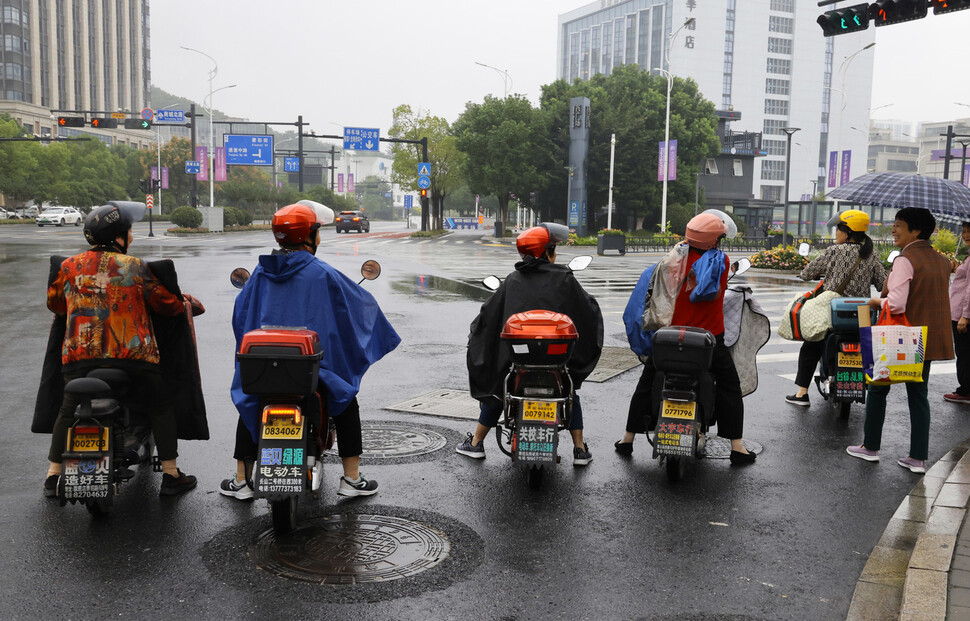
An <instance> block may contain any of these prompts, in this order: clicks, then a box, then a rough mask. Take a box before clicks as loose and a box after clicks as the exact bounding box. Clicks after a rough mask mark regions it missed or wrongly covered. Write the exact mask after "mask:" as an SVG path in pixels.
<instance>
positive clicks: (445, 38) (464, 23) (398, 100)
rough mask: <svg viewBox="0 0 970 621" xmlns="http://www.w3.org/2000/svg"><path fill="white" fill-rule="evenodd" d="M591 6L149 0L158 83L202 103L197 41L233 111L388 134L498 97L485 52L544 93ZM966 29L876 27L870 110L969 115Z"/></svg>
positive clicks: (453, 0) (217, 98)
mask: <svg viewBox="0 0 970 621" xmlns="http://www.w3.org/2000/svg"><path fill="white" fill-rule="evenodd" d="M800 1H802V2H805V1H811V0H800ZM585 4H588V2H585V1H583V0H488V1H480V0H420V1H418V0H410V1H402V0H274V1H273V2H268V1H266V0H204V1H200V0H160V1H156V2H152V4H151V48H152V49H151V54H152V83H153V84H155V85H156V86H159V87H161V88H162V89H164V90H166V91H168V92H171V93H173V94H175V95H180V96H184V97H189V98H192V99H194V100H196V101H198V102H200V103H201V102H202V100H203V98H204V97H206V96H207V95H208V92H209V82H208V73H209V70H210V69H211V68H212V62H211V61H210V60H209V59H207V58H206V57H204V56H202V55H201V54H197V53H194V52H189V51H186V50H183V49H180V48H181V47H182V46H185V47H190V48H195V49H197V50H200V51H202V52H205V53H206V54H208V55H209V56H211V57H212V58H214V59H215V61H216V62H217V63H218V75H217V76H216V78H215V80H214V81H213V89H219V88H220V87H224V86H229V85H233V84H234V85H235V87H234V88H229V89H226V90H223V91H221V92H218V93H215V94H214V96H213V99H214V103H215V107H216V108H218V109H219V110H222V111H224V112H225V113H227V114H230V115H233V116H240V117H245V118H249V119H252V120H259V121H286V122H293V121H296V118H297V115H300V114H302V115H303V119H304V121H306V122H309V123H310V125H309V129H312V130H314V131H316V132H317V133H318V134H340V133H342V129H341V128H342V127H345V126H349V127H377V128H380V129H381V134H382V135H384V134H385V133H386V130H387V128H388V127H389V126H390V124H391V110H392V109H393V108H394V107H396V106H398V105H400V104H404V103H406V104H409V105H411V106H412V107H413V108H415V109H420V110H424V111H427V112H430V113H431V114H433V115H436V116H441V117H444V118H445V119H447V120H448V121H449V122H451V121H454V120H455V118H456V117H457V116H458V115H459V114H460V113H461V112H462V110H464V107H465V103H466V102H468V101H472V102H480V101H481V100H482V99H483V98H484V97H485V95H488V94H492V95H496V96H499V97H501V96H502V95H503V94H504V79H503V74H502V73H501V72H500V71H498V70H493V69H489V68H486V67H481V66H479V65H476V64H475V63H476V62H480V63H484V64H487V65H491V66H493V67H496V68H497V69H501V70H506V71H507V72H508V75H509V76H510V78H511V80H512V85H511V91H512V92H515V93H522V94H525V95H526V96H528V97H529V99H530V100H532V101H533V102H534V103H535V102H537V101H538V97H539V89H540V87H541V86H542V85H543V84H548V83H549V82H552V81H553V80H555V79H556V43H557V42H556V31H557V17H558V15H559V14H560V13H565V12H567V11H570V10H573V9H575V8H578V7H581V6H583V5H585ZM812 4H814V2H812ZM821 11H822V9H819V12H820V13H821ZM968 32H970V11H962V12H957V13H952V14H948V15H941V16H933V15H932V11H931V14H930V15H929V16H928V17H926V18H925V19H922V20H918V21H914V22H909V23H905V24H896V25H893V26H889V27H885V28H880V29H879V30H878V32H877V35H876V47H875V48H874V52H875V75H874V77H873V95H872V102H871V106H872V107H873V108H877V107H880V106H883V105H884V104H890V103H891V104H893V105H891V106H888V107H883V108H880V109H879V110H874V111H873V117H874V118H893V119H903V120H908V121H940V120H948V119H952V118H962V117H970V80H967V79H966V74H965V73H964V72H965V71H966V65H965V64H964V63H963V62H962V60H961V59H960V57H959V54H958V52H959V50H961V49H963V47H964V45H963V41H964V39H965V37H966V36H967V33H968ZM819 36H821V31H819ZM843 36H847V37H851V36H852V35H843ZM836 61H837V62H838V61H839V59H836ZM954 102H961V103H966V104H968V107H963V106H959V105H956V104H955V103H954ZM278 129H279V130H280V131H284V130H285V129H286V128H283V127H280V128H278Z"/></svg>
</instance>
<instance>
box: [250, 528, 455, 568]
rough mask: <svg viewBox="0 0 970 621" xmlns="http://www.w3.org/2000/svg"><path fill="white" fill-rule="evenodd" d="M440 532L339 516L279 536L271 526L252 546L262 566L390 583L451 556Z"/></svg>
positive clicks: (252, 553) (254, 555) (256, 558)
mask: <svg viewBox="0 0 970 621" xmlns="http://www.w3.org/2000/svg"><path fill="white" fill-rule="evenodd" d="M450 550H451V544H450V543H449V541H448V538H447V537H446V536H445V534H444V533H442V532H441V531H439V530H436V529H434V528H431V527H429V526H425V525H424V524H420V523H418V522H412V521H409V520H405V519H402V518H398V517H392V516H388V515H368V514H352V513H350V514H340V515H330V516H325V517H321V518H317V519H314V520H311V521H308V522H307V523H306V524H305V525H303V526H301V527H300V528H298V529H297V530H295V531H293V532H291V533H289V534H287V535H285V536H282V537H280V538H277V537H276V536H275V535H274V534H273V531H272V530H269V531H266V532H265V533H263V534H262V535H260V536H259V537H258V538H257V539H256V541H255V542H254V543H253V545H252V546H251V547H250V549H249V556H250V558H252V559H253V561H254V562H255V563H256V565H257V567H259V568H260V569H262V570H264V571H268V572H270V573H272V574H276V575H277V576H281V577H283V578H289V579H292V580H300V581H303V582H313V583H318V584H360V583H368V582H386V581H389V580H398V579H401V578H407V577H410V576H414V575H416V574H419V573H421V572H423V571H426V570H428V569H430V568H432V567H434V566H436V565H438V564H439V563H441V562H442V561H444V560H445V559H446V558H448V554H449V552H450Z"/></svg>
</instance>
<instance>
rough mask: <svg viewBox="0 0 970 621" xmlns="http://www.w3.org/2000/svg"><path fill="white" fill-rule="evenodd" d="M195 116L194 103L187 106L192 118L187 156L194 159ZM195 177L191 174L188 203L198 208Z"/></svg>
mask: <svg viewBox="0 0 970 621" xmlns="http://www.w3.org/2000/svg"><path fill="white" fill-rule="evenodd" d="M195 117H196V114H195V104H192V105H190V106H189V118H190V119H192V120H191V121H189V128H190V129H191V131H190V133H191V134H192V154H191V155H190V156H189V157H191V158H193V159H195ZM195 177H196V175H192V196H191V197H189V203H190V204H191V205H192V208H193V209H198V208H199V194H198V188H197V186H196V180H195Z"/></svg>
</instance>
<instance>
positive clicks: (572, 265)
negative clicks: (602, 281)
mask: <svg viewBox="0 0 970 621" xmlns="http://www.w3.org/2000/svg"><path fill="white" fill-rule="evenodd" d="M592 262H593V257H591V256H589V255H588V254H584V255H582V256H578V257H573V259H572V261H570V262H569V269H570V270H572V271H574V272H581V271H583V270H584V269H586V268H587V267H589V264H590V263H592Z"/></svg>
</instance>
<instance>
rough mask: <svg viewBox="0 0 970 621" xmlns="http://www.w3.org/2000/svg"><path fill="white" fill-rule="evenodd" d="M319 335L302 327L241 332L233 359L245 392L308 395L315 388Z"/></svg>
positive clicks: (262, 394)
mask: <svg viewBox="0 0 970 621" xmlns="http://www.w3.org/2000/svg"><path fill="white" fill-rule="evenodd" d="M322 356H323V352H322V351H321V350H320V338H319V337H318V336H317V333H316V332H314V331H313V330H306V329H303V328H263V329H260V330H251V331H249V332H247V333H246V334H244V335H243V339H242V343H241V344H240V346H239V353H237V354H236V360H238V361H239V377H240V379H241V381H242V389H243V392H244V393H246V394H247V395H261V396H274V395H308V394H310V393H312V392H313V391H314V390H316V388H317V381H318V379H319V363H320V358H321V357H322Z"/></svg>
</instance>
